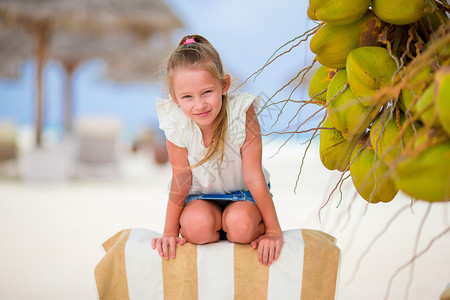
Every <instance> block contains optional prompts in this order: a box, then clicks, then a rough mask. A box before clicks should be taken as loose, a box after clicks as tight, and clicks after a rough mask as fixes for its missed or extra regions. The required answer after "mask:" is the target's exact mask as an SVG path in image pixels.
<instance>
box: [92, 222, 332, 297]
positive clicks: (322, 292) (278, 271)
mask: <svg viewBox="0 0 450 300" xmlns="http://www.w3.org/2000/svg"><path fill="white" fill-rule="evenodd" d="M159 236H161V235H160V234H159V233H156V232H154V231H151V230H146V229H127V230H124V231H121V232H119V233H117V234H116V235H114V236H113V237H111V238H110V239H109V240H107V241H106V242H105V243H104V244H103V247H104V249H105V251H106V254H105V256H104V257H103V258H102V260H101V261H100V262H99V263H98V265H97V266H96V268H95V279H96V283H97V292H98V296H99V299H100V300H110V299H121V300H122V299H123V300H126V299H130V300H137V299H303V300H305V299H313V300H320V299H335V295H336V284H337V280H338V271H339V264H340V251H339V248H338V247H337V246H336V244H335V238H333V237H332V236H330V235H328V234H326V233H323V232H320V231H315V230H306V229H303V230H300V229H296V230H288V231H284V232H283V238H284V245H283V248H282V251H281V255H280V257H279V259H278V260H277V261H276V262H274V263H273V264H272V266H270V267H268V266H263V265H262V264H260V263H259V262H258V258H257V253H256V251H255V250H254V249H253V248H252V247H251V246H250V245H248V244H245V245H242V244H233V243H230V242H228V241H220V242H217V243H213V244H207V245H199V246H197V245H194V244H190V243H186V244H185V245H184V246H179V245H178V246H177V257H176V259H170V260H165V259H163V258H161V257H160V256H159V254H158V252H157V251H156V250H152V248H151V240H152V238H155V237H159Z"/></svg>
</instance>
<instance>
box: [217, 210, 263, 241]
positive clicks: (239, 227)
mask: <svg viewBox="0 0 450 300" xmlns="http://www.w3.org/2000/svg"><path fill="white" fill-rule="evenodd" d="M224 222H225V223H226V229H227V238H228V239H229V240H230V241H231V242H234V243H242V244H248V243H250V242H252V241H253V240H254V239H255V238H256V237H257V235H258V232H259V224H257V223H256V222H255V220H253V219H252V218H251V217H250V216H249V215H248V214H246V213H245V212H242V213H237V214H229V215H228V216H227V218H226V219H225V220H224Z"/></svg>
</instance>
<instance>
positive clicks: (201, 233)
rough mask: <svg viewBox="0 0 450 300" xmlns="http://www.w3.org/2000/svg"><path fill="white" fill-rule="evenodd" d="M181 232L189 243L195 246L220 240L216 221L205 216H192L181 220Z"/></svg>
mask: <svg viewBox="0 0 450 300" xmlns="http://www.w3.org/2000/svg"><path fill="white" fill-rule="evenodd" d="M180 225H181V229H182V230H181V232H182V235H183V237H184V238H186V240H187V241H189V242H191V243H194V244H206V243H211V242H215V241H217V240H218V239H219V233H218V232H217V230H216V227H217V226H216V224H215V220H214V218H213V217H212V216H208V215H204V214H195V215H190V216H189V217H188V218H184V219H182V220H180Z"/></svg>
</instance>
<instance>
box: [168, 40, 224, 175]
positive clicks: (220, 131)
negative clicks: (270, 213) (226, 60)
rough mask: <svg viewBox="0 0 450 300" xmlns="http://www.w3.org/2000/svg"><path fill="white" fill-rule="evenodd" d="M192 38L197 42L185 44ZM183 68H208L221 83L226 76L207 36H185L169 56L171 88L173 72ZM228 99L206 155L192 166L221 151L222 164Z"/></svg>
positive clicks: (197, 165) (215, 124) (215, 123)
mask: <svg viewBox="0 0 450 300" xmlns="http://www.w3.org/2000/svg"><path fill="white" fill-rule="evenodd" d="M190 39H193V40H194V41H195V42H191V43H186V44H185V41H186V40H190ZM183 68H189V69H198V70H207V71H209V72H210V73H211V74H212V75H213V76H214V77H215V78H217V79H219V80H220V82H221V83H223V80H224V78H225V73H224V70H223V65H222V60H221V59H220V56H219V53H218V52H217V50H216V49H215V48H214V47H213V46H212V45H211V43H210V42H209V41H208V40H207V39H206V38H204V37H202V36H200V35H187V36H185V37H183V38H182V39H181V41H180V43H179V44H178V47H177V48H176V49H175V50H174V51H173V52H172V53H171V55H170V56H169V58H168V60H167V69H166V81H167V84H168V85H169V87H170V88H171V87H172V77H173V76H172V75H173V72H174V71H175V70H177V69H183ZM227 101H228V96H227V95H222V108H221V109H220V112H219V114H218V115H217V117H216V120H215V122H214V125H213V135H212V137H211V142H210V144H209V146H208V148H207V149H206V153H205V155H204V156H203V157H202V159H201V160H200V161H199V162H197V163H196V164H195V165H194V166H191V167H192V168H196V167H199V166H201V165H203V164H204V163H206V162H207V161H209V160H211V159H212V158H214V157H215V156H216V155H217V154H219V153H220V164H222V162H223V155H224V149H225V138H226V134H227V126H228V124H227V123H228V122H227V120H228V116H227Z"/></svg>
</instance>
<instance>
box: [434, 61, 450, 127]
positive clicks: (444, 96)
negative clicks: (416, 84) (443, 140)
mask: <svg viewBox="0 0 450 300" xmlns="http://www.w3.org/2000/svg"><path fill="white" fill-rule="evenodd" d="M434 82H435V84H436V87H437V95H436V106H437V110H438V115H439V121H440V123H441V125H442V128H444V130H445V131H446V132H447V134H448V135H449V136H450V66H447V67H445V68H442V69H440V70H439V71H438V72H437V73H436V75H435V76H434Z"/></svg>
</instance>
